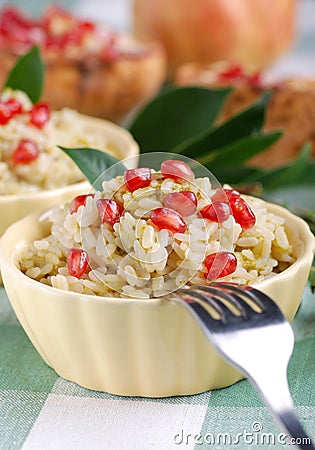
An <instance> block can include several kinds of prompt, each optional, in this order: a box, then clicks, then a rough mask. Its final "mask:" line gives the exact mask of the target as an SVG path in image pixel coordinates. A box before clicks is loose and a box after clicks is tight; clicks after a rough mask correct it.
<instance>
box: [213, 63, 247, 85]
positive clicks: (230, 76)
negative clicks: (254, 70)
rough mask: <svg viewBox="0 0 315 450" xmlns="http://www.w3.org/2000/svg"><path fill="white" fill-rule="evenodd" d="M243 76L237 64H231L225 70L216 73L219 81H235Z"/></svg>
mask: <svg viewBox="0 0 315 450" xmlns="http://www.w3.org/2000/svg"><path fill="white" fill-rule="evenodd" d="M242 78H244V72H243V69H242V67H241V66H240V65H239V64H231V65H230V66H229V67H228V68H227V69H226V70H224V71H222V72H220V73H219V74H218V79H219V80H220V81H231V82H233V81H236V80H238V79H242Z"/></svg>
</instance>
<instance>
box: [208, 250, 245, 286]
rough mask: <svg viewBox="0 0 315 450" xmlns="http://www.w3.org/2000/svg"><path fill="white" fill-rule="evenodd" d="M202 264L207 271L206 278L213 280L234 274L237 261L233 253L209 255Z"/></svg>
mask: <svg viewBox="0 0 315 450" xmlns="http://www.w3.org/2000/svg"><path fill="white" fill-rule="evenodd" d="M204 264H205V266H206V269H207V273H206V277H207V278H208V279H210V280H215V279H216V278H222V277H226V276H227V275H231V273H233V272H235V270H236V266H237V259H236V256H235V255H234V253H230V252H218V253H211V255H208V256H207V257H206V259H205V261H204Z"/></svg>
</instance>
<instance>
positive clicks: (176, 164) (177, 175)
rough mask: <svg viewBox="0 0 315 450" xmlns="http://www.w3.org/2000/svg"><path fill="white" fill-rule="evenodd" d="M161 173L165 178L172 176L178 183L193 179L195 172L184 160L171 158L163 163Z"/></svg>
mask: <svg viewBox="0 0 315 450" xmlns="http://www.w3.org/2000/svg"><path fill="white" fill-rule="evenodd" d="M161 173H162V175H163V177H165V178H172V179H173V180H175V181H176V183H183V182H184V181H193V180H194V179H195V174H194V172H193V171H192V170H191V168H190V167H189V165H188V164H186V163H185V162H184V161H179V160H176V159H169V160H168V161H163V162H162V164H161Z"/></svg>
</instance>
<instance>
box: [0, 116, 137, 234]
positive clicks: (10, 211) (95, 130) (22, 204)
mask: <svg viewBox="0 0 315 450" xmlns="http://www.w3.org/2000/svg"><path fill="white" fill-rule="evenodd" d="M81 118H82V122H81V123H80V127H81V132H82V133H86V134H89V133H90V134H92V135H95V134H98V135H102V136H104V135H105V137H106V142H107V147H106V149H104V151H107V152H108V153H110V154H111V155H112V156H115V157H116V158H117V159H124V158H128V157H132V156H137V155H138V153H139V147H138V144H137V143H136V142H135V141H134V139H133V138H132V136H131V134H130V133H129V132H128V131H127V130H124V129H123V128H121V127H119V126H117V125H115V124H113V123H111V122H108V121H106V120H102V119H96V118H92V117H89V116H83V115H81ZM89 189H90V185H89V183H88V182H87V181H83V182H81V183H75V184H71V185H68V186H65V187H61V188H58V189H52V190H43V191H38V192H32V193H25V194H14V195H0V212H1V214H0V236H1V235H2V234H3V232H4V231H5V230H6V228H7V227H8V226H9V225H11V223H13V222H16V221H17V220H19V219H21V218H22V217H24V216H25V215H27V214H29V213H31V212H33V211H36V210H38V209H43V208H50V207H52V206H54V205H58V204H61V203H63V202H64V201H66V200H69V199H71V198H73V197H75V196H76V195H80V194H84V193H86V192H88V191H89Z"/></svg>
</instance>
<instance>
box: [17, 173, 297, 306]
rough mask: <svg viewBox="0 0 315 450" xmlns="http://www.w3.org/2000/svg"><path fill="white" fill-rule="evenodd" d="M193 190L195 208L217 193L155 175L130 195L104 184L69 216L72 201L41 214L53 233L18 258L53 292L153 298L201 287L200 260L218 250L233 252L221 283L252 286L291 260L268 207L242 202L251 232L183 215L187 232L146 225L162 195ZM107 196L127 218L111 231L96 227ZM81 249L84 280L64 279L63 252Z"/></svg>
mask: <svg viewBox="0 0 315 450" xmlns="http://www.w3.org/2000/svg"><path fill="white" fill-rule="evenodd" d="M185 190H190V191H193V192H194V193H195V194H196V196H197V198H198V208H199V209H201V208H202V207H203V206H205V205H207V204H209V203H210V202H211V200H210V199H211V196H212V195H213V194H214V192H215V191H214V190H213V189H212V187H211V184H210V181H209V179H208V178H199V179H195V180H194V181H193V182H184V183H182V184H178V183H176V182H175V181H174V180H172V179H165V180H163V179H161V176H160V174H159V173H158V172H156V173H154V175H153V180H152V181H151V184H150V186H148V187H146V188H142V189H138V190H136V191H134V192H133V193H131V192H129V191H127V190H126V189H125V188H124V181H123V177H116V178H114V179H112V180H110V181H106V182H104V183H103V191H102V192H96V194H95V197H94V198H93V197H88V198H87V201H86V204H85V206H80V207H79V209H78V211H77V212H76V213H73V214H70V212H69V204H65V205H63V206H62V207H57V208H54V209H52V210H50V211H49V212H48V213H46V214H45V215H44V216H43V217H42V218H41V220H45V221H49V222H50V223H51V233H50V234H49V235H48V236H47V237H45V238H43V239H40V240H37V241H35V242H33V243H32V244H31V245H30V246H29V248H28V249H27V250H26V251H25V253H24V254H23V257H22V259H21V261H20V268H21V270H22V271H23V272H24V273H25V274H26V275H27V276H29V277H31V278H34V279H35V280H38V281H40V282H42V283H45V284H48V285H51V286H53V287H56V288H59V289H64V290H70V291H74V292H79V293H84V294H93V295H99V296H114V297H126V296H127V297H140V298H150V297H158V296H161V295H164V294H166V293H168V292H171V291H174V290H176V289H177V288H179V287H181V286H183V285H186V284H196V285H197V284H206V283H207V279H206V277H205V272H206V269H205V266H204V263H203V262H204V259H205V257H206V256H207V255H209V254H211V253H214V252H218V251H232V252H234V253H235V255H236V257H237V269H236V271H235V272H234V273H233V274H231V275H229V276H227V277H225V278H220V280H222V281H223V280H224V281H232V282H236V283H240V284H252V283H256V282H259V281H261V280H264V279H266V278H269V277H272V276H274V275H275V274H276V273H278V272H280V271H282V270H284V269H285V268H286V267H288V265H290V264H292V263H293V262H294V258H293V256H292V245H291V243H290V240H289V239H288V235H287V232H286V229H285V223H284V222H285V221H284V219H283V218H282V217H279V216H277V215H275V214H273V213H271V212H268V210H267V207H266V203H265V202H264V201H262V200H260V199H256V198H253V197H246V201H247V203H248V204H249V205H250V207H251V208H252V210H253V211H254V213H255V215H256V224H255V226H254V227H252V228H250V229H247V230H244V231H242V229H241V226H240V225H239V224H237V223H236V222H235V220H234V217H233V216H232V215H230V217H229V218H228V219H227V220H226V221H225V222H223V223H221V224H218V223H215V222H212V221H210V220H206V219H203V218H201V217H200V216H199V217H198V215H197V213H195V214H193V215H192V216H189V217H186V218H185V222H186V225H187V230H186V232H185V233H175V234H174V235H172V234H171V233H169V232H168V231H167V230H165V229H162V230H158V229H157V228H155V227H154V226H153V225H152V223H150V220H148V218H149V212H150V210H152V209H155V208H158V207H162V206H163V205H162V203H163V199H164V198H165V196H166V194H167V193H169V192H174V191H185ZM100 198H107V199H109V198H111V199H114V200H116V201H118V202H121V203H122V204H123V206H124V209H125V214H124V215H123V216H122V217H121V218H120V221H119V222H118V223H116V224H115V225H114V226H113V227H112V226H110V225H108V224H105V223H101V219H100V216H99V213H98V209H97V206H96V202H97V200H98V199H100ZM71 248H83V249H84V250H85V251H87V253H88V255H89V264H90V270H89V271H88V272H87V273H85V274H84V276H83V277H82V278H80V279H79V278H76V277H73V276H70V275H69V271H68V267H67V254H68V251H69V249H71Z"/></svg>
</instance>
